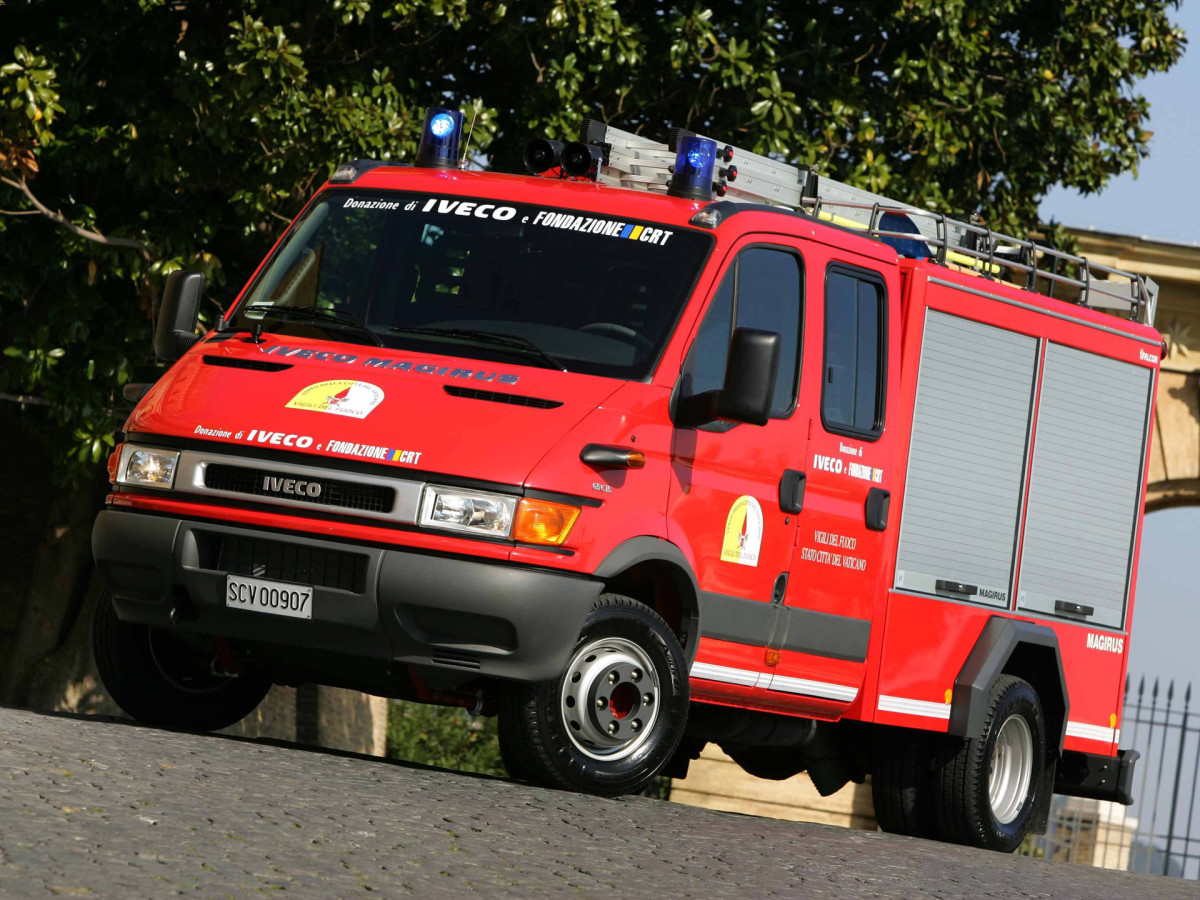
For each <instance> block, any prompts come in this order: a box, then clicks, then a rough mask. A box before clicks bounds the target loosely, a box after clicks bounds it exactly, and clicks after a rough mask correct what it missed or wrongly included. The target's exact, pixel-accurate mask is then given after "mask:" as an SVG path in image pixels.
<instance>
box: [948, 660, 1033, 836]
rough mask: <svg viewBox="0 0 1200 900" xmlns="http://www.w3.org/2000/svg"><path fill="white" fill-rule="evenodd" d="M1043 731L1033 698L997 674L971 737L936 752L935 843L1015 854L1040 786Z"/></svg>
mask: <svg viewBox="0 0 1200 900" xmlns="http://www.w3.org/2000/svg"><path fill="white" fill-rule="evenodd" d="M1046 772H1047V766H1046V726H1045V720H1044V718H1043V715H1042V706H1041V703H1040V702H1039V700H1038V696H1037V692H1036V691H1035V690H1034V689H1033V686H1032V685H1030V684H1029V682H1027V681H1023V680H1022V679H1020V678H1015V677H1013V676H1011V675H1001V676H1000V677H999V678H997V679H996V681H995V683H994V684H993V685H992V690H991V693H990V695H989V697H988V711H987V716H986V717H985V719H984V723H983V727H982V729H981V731H980V733H979V734H977V735H972V736H970V737H968V738H966V739H965V740H952V741H950V742H948V743H947V744H945V745H944V748H943V752H942V755H941V758H940V759H939V761H938V764H937V767H936V772H935V787H936V790H937V804H936V814H937V824H938V829H939V831H940V832H941V835H942V837H943V838H945V839H946V840H948V841H954V842H955V843H959V844H970V845H972V846H975V847H982V848H984V849H986V850H999V851H1002V852H1005V853H1008V852H1011V851H1013V850H1015V849H1016V848H1017V847H1018V846H1020V844H1021V841H1023V840H1024V839H1025V835H1026V833H1027V832H1028V830H1029V825H1030V817H1031V813H1032V811H1033V809H1034V807H1035V805H1036V804H1037V800H1038V799H1040V798H1041V797H1042V795H1043V792H1046V791H1049V790H1051V789H1052V786H1051V785H1050V784H1049V783H1047V779H1046V777H1045V773H1046Z"/></svg>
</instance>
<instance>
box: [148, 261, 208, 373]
mask: <svg viewBox="0 0 1200 900" xmlns="http://www.w3.org/2000/svg"><path fill="white" fill-rule="evenodd" d="M203 296H204V273H203V272H185V271H184V270H182V269H179V270H176V271H174V272H172V273H171V274H170V275H168V276H167V283H166V284H165V285H164V286H163V292H162V299H161V301H160V302H159V304H158V327H157V328H156V329H155V331H154V355H155V356H157V357H158V358H159V359H161V360H165V361H166V362H174V361H175V360H177V359H179V357H181V356H183V354H185V353H187V352H188V350H190V349H191V348H192V346H193V345H194V344H195V343H196V342H197V341H198V340H200V338H199V337H198V336H197V335H196V314H197V313H198V312H199V311H200V298H201V297H203Z"/></svg>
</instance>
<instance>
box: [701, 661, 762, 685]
mask: <svg viewBox="0 0 1200 900" xmlns="http://www.w3.org/2000/svg"><path fill="white" fill-rule="evenodd" d="M758 676H759V673H758V672H752V671H750V670H749V669H733V668H730V667H729V666H714V665H713V664H712V663H702V662H697V663H692V677H693V678H703V679H705V680H706V681H724V682H726V683H728V684H741V685H745V686H746V687H754V686H755V685H756V684H757V683H758Z"/></svg>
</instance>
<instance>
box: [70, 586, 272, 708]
mask: <svg viewBox="0 0 1200 900" xmlns="http://www.w3.org/2000/svg"><path fill="white" fill-rule="evenodd" d="M92 648H93V651H94V653H95V658H96V670H97V671H98V672H99V673H100V680H101V681H102V682H103V683H104V687H105V689H106V690H107V691H108V693H109V696H111V697H112V699H113V700H114V701H115V702H116V704H117V706H119V707H121V709H123V710H125V712H126V713H128V714H129V715H130V716H131V717H133V718H134V719H136V720H137V721H139V722H145V723H147V724H150V725H159V726H162V727H164V728H179V729H184V730H188V731H215V730H216V729H218V728H225V727H227V726H229V725H233V724H234V723H235V722H238V721H240V720H241V719H243V718H245V717H246V716H248V715H249V714H250V713H252V712H253V711H254V710H255V708H256V707H257V706H258V704H259V703H261V702H262V700H263V698H264V697H265V696H266V695H267V691H269V690H270V689H271V683H270V682H269V681H267V680H266V679H265V678H263V677H262V676H260V675H255V674H252V673H249V672H244V673H240V674H236V675H235V674H232V673H227V672H225V671H224V670H223V667H222V666H220V664H219V661H218V660H217V656H216V653H215V651H214V650H213V649H212V648H211V647H209V646H207V645H206V644H205V643H200V644H195V645H193V644H190V643H187V642H185V641H183V640H182V639H180V638H179V637H177V636H175V635H173V634H171V633H170V632H168V631H165V630H163V629H161V628H151V627H150V626H149V625H139V624H137V623H134V622H122V621H121V620H120V619H119V618H118V617H117V611H116V610H115V609H114V608H113V603H112V597H111V596H109V594H108V592H107V591H105V592H104V593H103V594H101V595H100V602H99V605H98V606H97V607H96V618H95V621H94V622H93V625H92Z"/></svg>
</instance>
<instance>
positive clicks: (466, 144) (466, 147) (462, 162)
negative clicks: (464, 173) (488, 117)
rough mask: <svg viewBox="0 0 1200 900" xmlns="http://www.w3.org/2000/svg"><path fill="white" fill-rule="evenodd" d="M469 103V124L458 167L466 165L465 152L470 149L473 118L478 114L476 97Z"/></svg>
mask: <svg viewBox="0 0 1200 900" xmlns="http://www.w3.org/2000/svg"><path fill="white" fill-rule="evenodd" d="M471 105H472V107H473V108H472V110H471V124H470V126H469V127H468V128H467V140H466V141H465V142H464V143H463V155H462V159H461V160H460V161H459V164H458V166H459V168H460V169H465V168H466V167H467V154H468V153H469V152H470V150H471V135H472V134H474V133H475V119H476V118H477V117H478V116H479V99H478V98H476V99H475V101H474V102H473V103H472V104H471Z"/></svg>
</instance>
